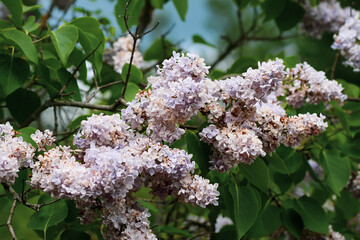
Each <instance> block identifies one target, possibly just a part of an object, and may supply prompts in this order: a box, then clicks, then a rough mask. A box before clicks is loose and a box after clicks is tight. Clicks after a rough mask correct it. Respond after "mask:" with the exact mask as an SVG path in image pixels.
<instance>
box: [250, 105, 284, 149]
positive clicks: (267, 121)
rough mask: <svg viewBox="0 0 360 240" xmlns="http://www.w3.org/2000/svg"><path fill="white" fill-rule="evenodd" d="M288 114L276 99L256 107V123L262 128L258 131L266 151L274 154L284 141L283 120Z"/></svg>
mask: <svg viewBox="0 0 360 240" xmlns="http://www.w3.org/2000/svg"><path fill="white" fill-rule="evenodd" d="M285 115H286V113H285V110H284V109H283V108H282V107H281V105H280V103H279V102H278V101H277V100H276V99H272V100H269V101H268V102H267V103H261V104H258V105H257V106H256V122H257V125H259V127H260V129H261V130H260V131H257V133H258V136H259V138H260V139H261V141H262V143H263V149H264V151H266V152H268V153H270V154H271V153H272V152H274V151H275V149H276V148H278V147H279V146H280V143H281V141H282V140H283V128H284V124H283V121H282V120H283V119H284V117H285Z"/></svg>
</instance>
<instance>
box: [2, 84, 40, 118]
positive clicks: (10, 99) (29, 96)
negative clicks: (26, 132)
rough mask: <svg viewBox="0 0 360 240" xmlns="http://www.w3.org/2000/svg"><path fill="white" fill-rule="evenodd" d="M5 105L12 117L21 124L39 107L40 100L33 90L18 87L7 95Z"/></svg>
mask: <svg viewBox="0 0 360 240" xmlns="http://www.w3.org/2000/svg"><path fill="white" fill-rule="evenodd" d="M6 105H7V107H8V109H9V111H10V113H11V115H12V116H13V117H14V119H15V120H16V121H17V122H18V123H19V124H22V123H24V122H25V121H26V120H27V119H28V118H29V117H30V116H31V114H33V113H34V112H35V110H36V109H38V107H40V105H41V100H40V98H39V96H38V95H37V94H36V93H35V92H33V91H30V90H26V89H23V88H19V89H17V90H16V91H15V92H13V93H11V94H10V95H9V96H7V98H6Z"/></svg>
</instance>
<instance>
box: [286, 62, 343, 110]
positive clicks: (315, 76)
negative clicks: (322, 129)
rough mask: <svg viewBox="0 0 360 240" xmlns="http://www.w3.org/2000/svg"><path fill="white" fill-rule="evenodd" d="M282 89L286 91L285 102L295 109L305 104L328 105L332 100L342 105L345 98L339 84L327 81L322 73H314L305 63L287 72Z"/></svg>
mask: <svg viewBox="0 0 360 240" xmlns="http://www.w3.org/2000/svg"><path fill="white" fill-rule="evenodd" d="M283 89H284V90H285V91H286V101H287V102H288V103H289V104H290V105H291V106H293V107H295V108H298V107H301V106H303V105H304V104H305V103H310V104H318V103H320V102H323V103H328V102H330V101H332V100H337V101H338V102H340V103H343V102H344V101H345V100H346V98H347V96H346V95H345V94H343V93H342V91H343V87H342V86H341V84H339V83H338V82H336V81H335V80H328V79H327V78H326V76H325V73H324V72H323V71H316V70H315V69H314V68H313V67H311V66H310V65H309V64H308V63H306V62H304V63H301V64H297V65H296V66H295V67H294V68H291V69H288V70H287V75H286V80H285V83H284V85H283Z"/></svg>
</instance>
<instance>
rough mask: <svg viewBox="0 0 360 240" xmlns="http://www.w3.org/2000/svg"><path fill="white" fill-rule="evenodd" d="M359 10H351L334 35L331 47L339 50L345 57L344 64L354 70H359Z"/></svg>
mask: <svg viewBox="0 0 360 240" xmlns="http://www.w3.org/2000/svg"><path fill="white" fill-rule="evenodd" d="M359 14H360V13H359V12H357V11H353V12H352V16H351V17H349V18H348V19H347V20H346V22H345V24H344V25H343V26H342V27H341V28H340V30H339V33H338V34H335V35H334V43H333V44H332V45H331V47H332V48H333V49H336V50H340V52H341V55H342V56H344V57H345V59H346V61H345V62H344V65H346V66H350V67H352V68H354V71H355V72H358V71H360V45H359V44H358V41H359V40H360V20H359Z"/></svg>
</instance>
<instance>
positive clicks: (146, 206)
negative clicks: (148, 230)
mask: <svg viewBox="0 0 360 240" xmlns="http://www.w3.org/2000/svg"><path fill="white" fill-rule="evenodd" d="M137 201H138V202H139V203H141V206H143V207H145V208H148V209H149V210H150V211H152V212H153V213H155V214H160V211H159V210H158V209H157V208H156V207H155V206H154V204H152V203H150V202H146V201H143V200H137Z"/></svg>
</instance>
